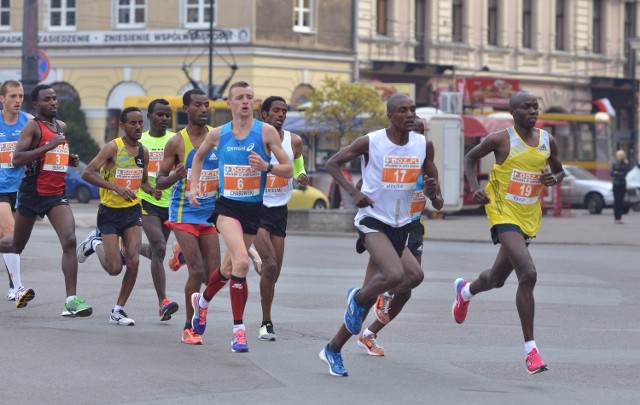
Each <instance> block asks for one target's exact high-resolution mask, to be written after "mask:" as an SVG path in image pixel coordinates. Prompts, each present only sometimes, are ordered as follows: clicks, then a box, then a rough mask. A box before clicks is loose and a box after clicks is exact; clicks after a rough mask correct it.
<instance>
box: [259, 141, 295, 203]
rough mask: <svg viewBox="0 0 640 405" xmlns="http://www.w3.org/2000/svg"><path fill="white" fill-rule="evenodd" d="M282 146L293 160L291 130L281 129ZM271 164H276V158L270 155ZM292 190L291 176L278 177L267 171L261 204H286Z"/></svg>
mask: <svg viewBox="0 0 640 405" xmlns="http://www.w3.org/2000/svg"><path fill="white" fill-rule="evenodd" d="M282 147H283V148H284V150H285V152H287V155H288V156H289V159H290V160H291V161H292V162H293V148H292V147H291V132H289V131H283V137H282ZM270 163H271V164H273V165H277V164H278V163H280V162H278V158H277V157H276V156H275V155H271V162H270ZM292 190H293V178H288V179H286V178H284V177H278V176H276V175H274V174H273V173H267V184H266V186H265V189H264V196H263V197H262V204H264V205H265V206H266V207H281V206H283V205H287V203H288V202H289V200H290V199H291V191H292Z"/></svg>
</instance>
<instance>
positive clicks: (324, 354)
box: [318, 345, 349, 377]
mask: <svg viewBox="0 0 640 405" xmlns="http://www.w3.org/2000/svg"><path fill="white" fill-rule="evenodd" d="M318 356H319V357H320V360H322V361H324V362H325V363H327V364H328V365H329V374H331V375H335V376H336V377H346V376H348V375H349V372H348V371H347V369H346V368H344V365H343V364H342V355H341V354H340V352H337V353H336V352H332V351H330V350H329V345H326V346H325V347H324V348H323V349H322V350H320V353H319V354H318Z"/></svg>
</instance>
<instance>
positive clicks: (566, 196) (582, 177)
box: [562, 165, 630, 214]
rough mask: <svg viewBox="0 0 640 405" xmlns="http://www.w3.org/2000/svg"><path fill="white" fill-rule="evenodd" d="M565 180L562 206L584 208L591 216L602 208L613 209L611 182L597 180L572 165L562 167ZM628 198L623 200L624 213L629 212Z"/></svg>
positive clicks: (587, 172) (589, 173)
mask: <svg viewBox="0 0 640 405" xmlns="http://www.w3.org/2000/svg"><path fill="white" fill-rule="evenodd" d="M564 172H565V175H566V176H565V179H564V181H563V183H562V184H563V186H564V187H563V189H562V203H563V205H570V206H571V208H586V209H588V210H589V212H590V213H591V214H600V213H601V212H602V209H603V208H610V207H613V185H612V183H611V180H602V179H599V178H597V177H596V176H595V175H593V174H592V173H591V172H589V171H587V170H585V169H583V168H581V167H578V166H572V165H564ZM629 207H630V203H629V196H628V195H627V197H626V198H625V212H628V211H629Z"/></svg>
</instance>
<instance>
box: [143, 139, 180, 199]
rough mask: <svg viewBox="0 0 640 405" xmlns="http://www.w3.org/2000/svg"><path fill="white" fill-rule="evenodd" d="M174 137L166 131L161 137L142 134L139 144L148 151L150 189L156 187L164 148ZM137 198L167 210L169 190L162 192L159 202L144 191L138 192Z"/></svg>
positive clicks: (169, 196)
mask: <svg viewBox="0 0 640 405" xmlns="http://www.w3.org/2000/svg"><path fill="white" fill-rule="evenodd" d="M174 135H175V133H174V132H171V131H166V132H165V134H164V135H163V136H158V137H156V136H151V134H149V131H146V132H143V133H142V137H141V138H140V143H141V144H143V145H144V146H146V147H147V150H148V151H149V165H148V166H147V172H148V174H149V184H150V185H151V187H155V186H156V177H157V176H158V172H159V171H160V163H162V160H163V159H164V147H165V145H166V144H167V142H169V139H171V138H172V137H173V136H174ZM138 197H139V198H140V199H142V200H145V201H146V202H148V203H150V204H153V205H155V206H158V207H164V208H167V207H168V206H169V199H170V198H171V188H167V189H165V190H162V197H160V199H159V200H156V198H155V197H154V196H152V195H150V194H148V193H146V192H145V191H144V190H142V189H140V191H138Z"/></svg>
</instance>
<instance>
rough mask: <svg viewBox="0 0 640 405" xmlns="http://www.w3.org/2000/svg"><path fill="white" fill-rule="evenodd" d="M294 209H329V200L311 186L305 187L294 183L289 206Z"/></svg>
mask: <svg viewBox="0 0 640 405" xmlns="http://www.w3.org/2000/svg"><path fill="white" fill-rule="evenodd" d="M288 207H289V208H292V209H321V210H324V209H327V207H329V199H328V198H327V196H326V195H325V194H324V193H323V192H322V191H320V190H318V189H317V188H315V187H311V186H303V185H301V184H298V182H296V181H294V182H293V192H292V193H291V200H289V204H288Z"/></svg>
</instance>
